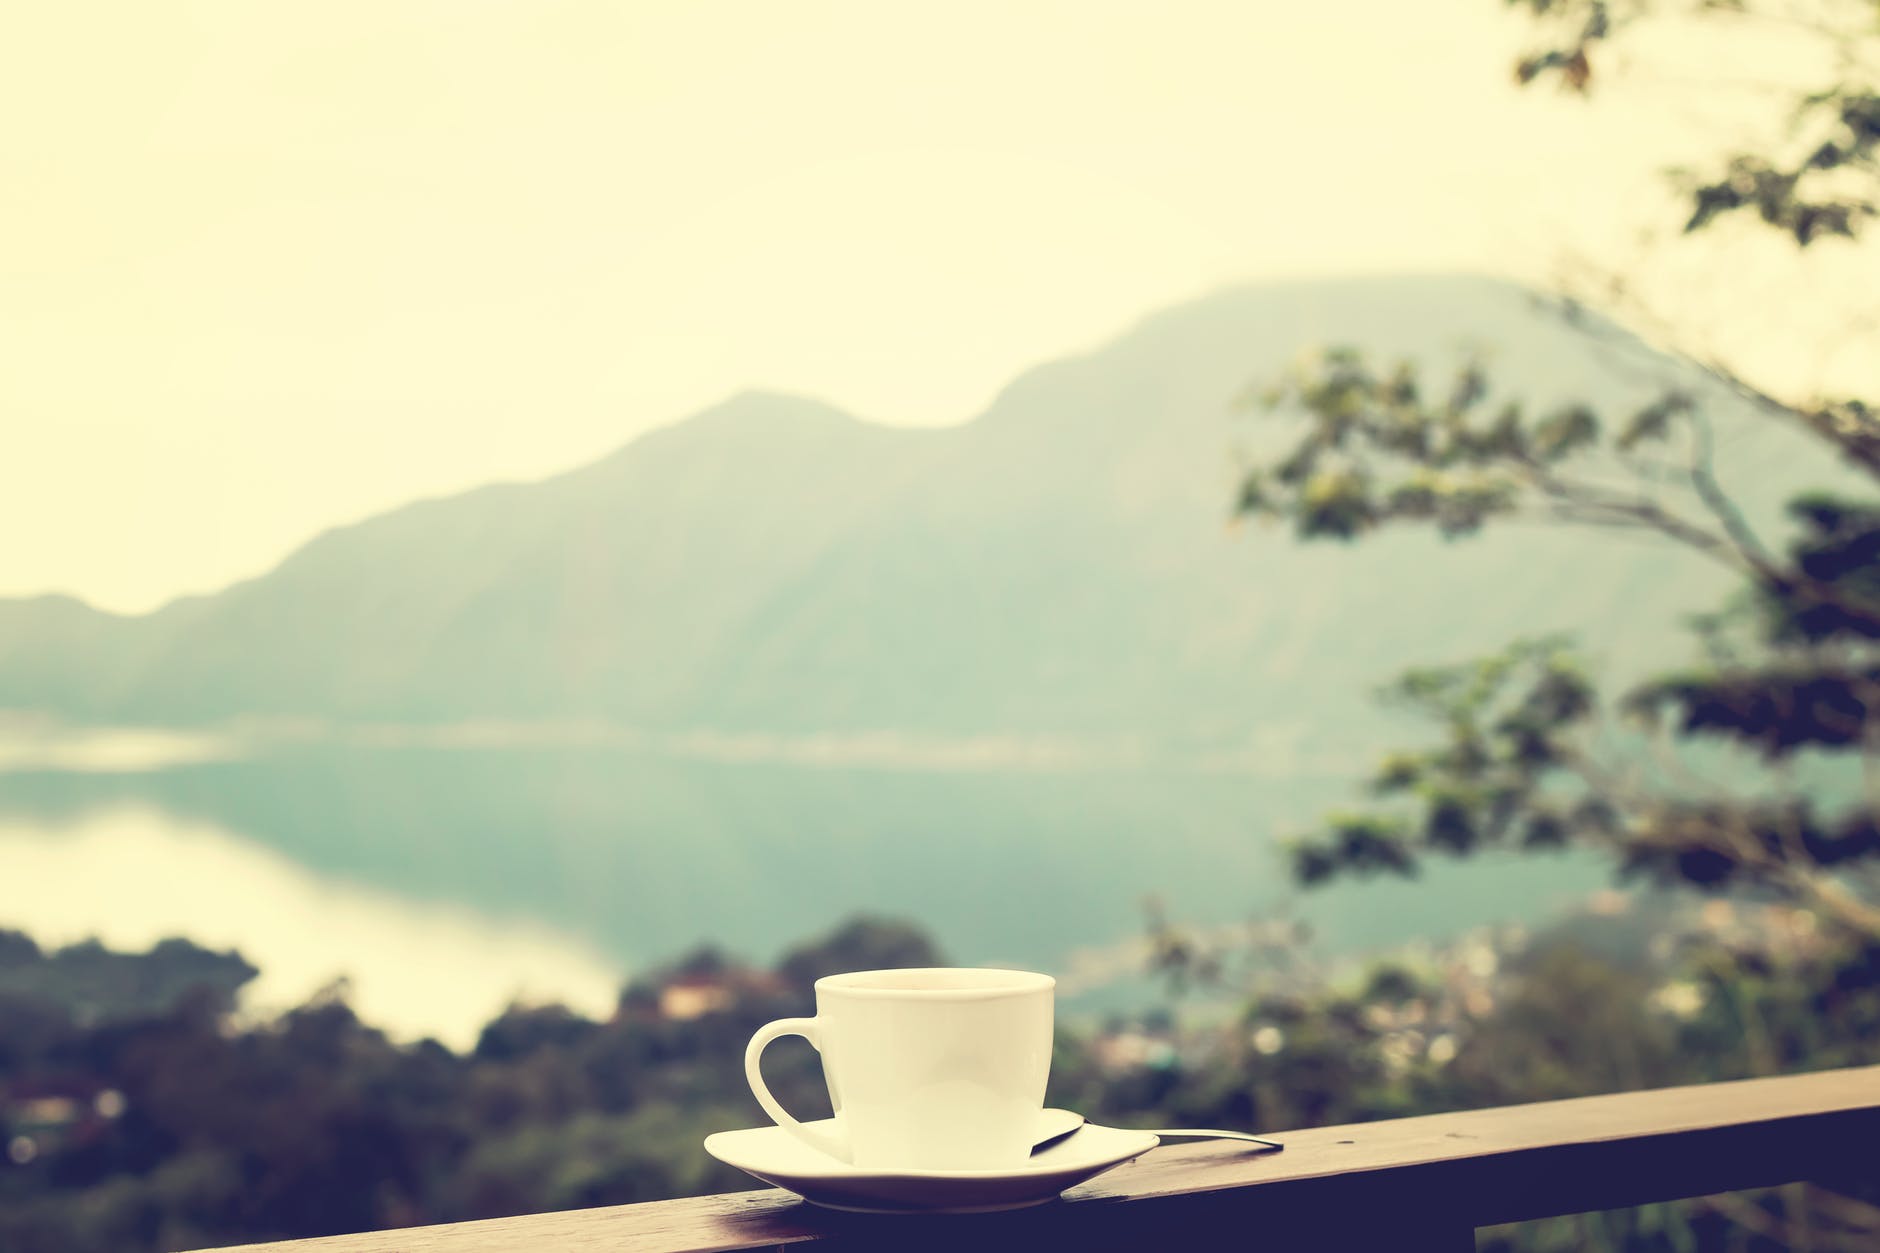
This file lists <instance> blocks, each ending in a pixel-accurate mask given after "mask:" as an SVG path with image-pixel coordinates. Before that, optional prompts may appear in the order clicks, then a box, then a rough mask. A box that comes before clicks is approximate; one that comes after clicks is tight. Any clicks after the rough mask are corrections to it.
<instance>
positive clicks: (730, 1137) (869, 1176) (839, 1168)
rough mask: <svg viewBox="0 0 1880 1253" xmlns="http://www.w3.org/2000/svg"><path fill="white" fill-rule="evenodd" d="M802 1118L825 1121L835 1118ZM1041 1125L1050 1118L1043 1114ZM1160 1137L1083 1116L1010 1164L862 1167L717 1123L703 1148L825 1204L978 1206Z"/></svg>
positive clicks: (787, 1138)
mask: <svg viewBox="0 0 1880 1253" xmlns="http://www.w3.org/2000/svg"><path fill="white" fill-rule="evenodd" d="M1044 1117H1045V1119H1056V1118H1061V1117H1062V1111H1055V1110H1046V1111H1044ZM809 1125H810V1126H812V1127H818V1128H825V1127H831V1126H833V1125H834V1120H833V1119H826V1120H824V1121H822V1122H817V1123H811V1124H809ZM1040 1125H1041V1126H1049V1124H1048V1123H1046V1122H1043V1121H1041V1123H1040ZM1059 1125H1061V1124H1059ZM1159 1143H1161V1141H1159V1140H1157V1139H1156V1137H1155V1136H1154V1135H1153V1134H1152V1133H1150V1132H1147V1131H1123V1130H1120V1129H1118V1128H1116V1127H1099V1126H1096V1125H1094V1124H1091V1123H1085V1124H1084V1125H1083V1126H1082V1127H1079V1128H1078V1129H1077V1130H1076V1131H1075V1132H1073V1133H1071V1134H1070V1135H1068V1136H1066V1137H1065V1138H1064V1139H1062V1140H1060V1141H1058V1142H1057V1143H1056V1144H1053V1145H1051V1146H1050V1147H1049V1148H1046V1149H1042V1150H1040V1151H1039V1152H1038V1153H1036V1154H1034V1155H1033V1156H1032V1158H1031V1160H1030V1161H1028V1162H1026V1163H1025V1164H1024V1165H1023V1166H1018V1167H1015V1168H1013V1169H1010V1170H882V1169H864V1168H861V1167H857V1166H850V1165H849V1164H848V1163H846V1162H839V1161H837V1160H836V1159H835V1158H833V1157H830V1156H829V1155H828V1154H826V1153H820V1152H818V1151H816V1150H815V1149H812V1148H811V1147H809V1145H807V1144H804V1143H803V1142H802V1141H801V1140H799V1139H797V1138H796V1137H795V1136H793V1135H791V1134H790V1133H789V1132H787V1131H785V1130H784V1129H783V1128H781V1127H750V1128H747V1129H745V1130H743V1131H720V1132H718V1133H717V1134H716V1135H710V1136H706V1137H705V1151H706V1152H707V1153H710V1154H711V1155H712V1156H713V1157H715V1158H717V1159H718V1160H719V1161H721V1162H724V1163H726V1164H727V1165H731V1166H736V1167H737V1168H738V1169H739V1170H741V1171H743V1172H744V1173H746V1174H748V1175H755V1176H756V1177H757V1178H759V1179H762V1180H763V1181H764V1182H765V1183H774V1184H776V1185H777V1186H778V1187H779V1188H787V1189H788V1190H789V1191H791V1192H794V1193H796V1194H797V1195H798V1196H800V1197H802V1198H803V1199H804V1200H806V1201H809V1202H812V1203H814V1204H816V1205H821V1206H824V1207H826V1208H828V1209H840V1210H854V1211H857V1212H860V1213H864V1214H899V1213H907V1212H911V1211H920V1212H923V1213H929V1214H978V1213H984V1212H987V1211H989V1210H1002V1209H1019V1208H1022V1207H1024V1206H1027V1205H1042V1204H1043V1203H1044V1202H1046V1201H1049V1200H1051V1199H1052V1198H1053V1197H1055V1196H1057V1194H1058V1193H1060V1192H1062V1191H1064V1189H1066V1188H1071V1187H1075V1186H1076V1185H1078V1184H1080V1183H1082V1182H1084V1180H1086V1179H1094V1178H1095V1177H1096V1176H1098V1175H1100V1174H1102V1173H1103V1172H1104V1171H1106V1170H1109V1169H1110V1168H1111V1167H1113V1166H1120V1165H1122V1164H1123V1163H1124V1162H1126V1161H1129V1160H1130V1159H1131V1158H1133V1157H1139V1156H1141V1155H1142V1154H1144V1153H1146V1152H1148V1151H1149V1150H1150V1149H1152V1148H1154V1147H1155V1146H1156V1145H1157V1144H1159Z"/></svg>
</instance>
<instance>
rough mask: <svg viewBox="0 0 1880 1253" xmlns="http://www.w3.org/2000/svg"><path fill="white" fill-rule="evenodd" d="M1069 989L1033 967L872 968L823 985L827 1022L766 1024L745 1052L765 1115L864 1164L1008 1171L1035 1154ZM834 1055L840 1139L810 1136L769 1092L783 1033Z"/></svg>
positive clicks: (819, 1133)
mask: <svg viewBox="0 0 1880 1253" xmlns="http://www.w3.org/2000/svg"><path fill="white" fill-rule="evenodd" d="M1056 987H1057V981H1056V980H1055V979H1053V978H1051V976H1049V975H1040V974H1033V973H1031V972H1029V971H1023V970H969V969H946V968H934V969H925V970H864V971H858V972H856V973H854V974H844V975H830V976H828V977H827V978H824V979H818V980H817V981H816V1016H815V1017H814V1018H783V1019H779V1020H778V1021H776V1022H772V1023H766V1024H765V1025H764V1026H762V1027H760V1028H759V1029H758V1031H757V1034H756V1035H754V1036H752V1037H751V1043H750V1046H749V1047H748V1048H746V1049H745V1051H744V1073H745V1076H746V1078H748V1079H749V1080H750V1082H751V1091H752V1092H753V1093H755V1094H756V1095H757V1100H758V1103H759V1104H761V1105H762V1106H763V1107H764V1112H765V1113H767V1114H769V1115H770V1116H771V1117H772V1118H773V1119H775V1120H776V1122H777V1125H778V1126H779V1127H782V1128H783V1129H784V1130H786V1131H788V1132H790V1133H791V1134H792V1135H794V1136H796V1137H797V1138H798V1139H800V1140H802V1141H803V1142H804V1143H805V1144H808V1145H810V1146H811V1147H812V1148H816V1149H820V1150H821V1151H822V1152H824V1153H827V1154H828V1155H829V1156H831V1157H834V1158H836V1159H838V1160H839V1161H844V1162H848V1163H849V1164H851V1165H854V1166H865V1167H885V1168H895V1169H903V1170H1000V1169H1006V1168H1009V1167H1014V1166H1020V1165H1023V1164H1024V1163H1025V1161H1026V1160H1027V1159H1028V1158H1029V1156H1030V1154H1031V1147H1032V1141H1033V1139H1034V1138H1035V1132H1036V1131H1037V1126H1038V1114H1039V1111H1040V1110H1041V1109H1043V1108H1044V1087H1045V1080H1046V1079H1047V1078H1048V1077H1049V1075H1050V1071H1051V1031H1052V994H1053V990H1054V989H1055V988H1056ZM785 1035H800V1036H802V1037H803V1038H804V1039H806V1040H808V1041H809V1042H810V1043H811V1044H812V1045H814V1046H815V1048H816V1050H817V1051H818V1052H820V1053H821V1054H822V1065H823V1076H824V1078H825V1079H826V1080H827V1081H828V1084H829V1099H830V1102H831V1103H832V1104H833V1105H834V1106H835V1110H836V1118H835V1123H834V1127H833V1130H825V1129H823V1128H822V1127H813V1126H812V1127H806V1126H804V1125H803V1124H802V1123H800V1122H798V1121H797V1120H796V1119H795V1118H792V1117H791V1116H790V1112H789V1111H788V1110H786V1109H784V1108H783V1106H781V1105H779V1104H778V1103H777V1099H776V1098H775V1097H773V1096H772V1095H771V1094H770V1089H769V1088H767V1087H765V1086H764V1077H763V1075H762V1074H761V1073H759V1071H758V1059H759V1058H760V1057H761V1056H762V1054H763V1051H764V1046H765V1045H767V1044H769V1043H770V1042H771V1041H772V1040H774V1039H776V1038H777V1037H778V1036H785Z"/></svg>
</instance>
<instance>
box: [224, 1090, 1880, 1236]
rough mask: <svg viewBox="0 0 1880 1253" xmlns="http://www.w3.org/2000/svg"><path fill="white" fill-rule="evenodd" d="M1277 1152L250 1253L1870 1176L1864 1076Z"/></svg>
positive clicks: (807, 1232) (1323, 1139)
mask: <svg viewBox="0 0 1880 1253" xmlns="http://www.w3.org/2000/svg"><path fill="white" fill-rule="evenodd" d="M1284 1139H1285V1141H1286V1151H1285V1152H1283V1153H1278V1154H1272V1155H1263V1156H1250V1155H1248V1154H1246V1153H1243V1152H1240V1151H1238V1150H1237V1149H1236V1148H1235V1147H1234V1146H1232V1145H1230V1144H1225V1143H1202V1144H1184V1145H1170V1146H1167V1147H1163V1148H1158V1149H1155V1150H1153V1151H1151V1152H1149V1153H1147V1154H1145V1155H1143V1156H1142V1157H1141V1158H1138V1159H1137V1160H1136V1161H1134V1162H1132V1163H1129V1164H1127V1165H1125V1166H1121V1167H1119V1168H1117V1169H1116V1170H1114V1171H1111V1172H1110V1173H1108V1174H1106V1175H1103V1176H1101V1177H1100V1178H1098V1179H1096V1180H1093V1181H1092V1182H1090V1183H1087V1184H1084V1185H1083V1186H1082V1187H1078V1188H1073V1189H1072V1190H1071V1191H1069V1192H1068V1193H1066V1194H1065V1196H1064V1198H1063V1200H1062V1201H1058V1202H1054V1203H1052V1204H1049V1205H1044V1206H1040V1207H1037V1208H1034V1209H1028V1210H1016V1211H1012V1212H1009V1213H1003V1214H984V1215H971V1216H964V1215H963V1216H955V1217H941V1216H901V1215H897V1216H879V1217H877V1216H868V1215H855V1214H840V1213H833V1212H830V1211H826V1210H820V1209H816V1208H815V1207H812V1206H809V1205H806V1204H803V1203H802V1202H800V1201H798V1200H797V1199H796V1198H795V1197H793V1196H791V1195H790V1194H789V1193H787V1192H781V1191H778V1190H775V1189H766V1190H763V1191H757V1192H734V1193H728V1194H725V1195H722V1196H708V1197H695V1198H690V1199H686V1200H679V1201H654V1202H651V1203H648V1204H644V1205H622V1206H615V1207H612V1208H608V1209H592V1210H574V1211H569V1212H565V1213H557V1214H536V1215H530V1216H527V1217H521V1218H498V1219H492V1220H489V1221H485V1222H471V1223H453V1224H449V1225H446V1226H438V1227H414V1228H407V1229H403V1230H397V1231H382V1232H369V1233H365V1234H361V1235H350V1236H330V1237H326V1238H322V1239H315V1240H297V1241H288V1242H285V1243H279V1244H268V1245H245V1246H243V1248H244V1249H245V1250H247V1251H248V1253H261V1251H262V1250H267V1253H394V1251H396V1253H603V1251H605V1253H629V1251H631V1253H707V1251H708V1250H731V1249H770V1248H781V1247H783V1246H786V1245H819V1246H821V1247H822V1248H824V1249H828V1250H851V1249H921V1248H940V1247H946V1248H962V1249H967V1250H971V1251H972V1253H995V1251H996V1250H1003V1249H1019V1248H1023V1249H1026V1250H1028V1251H1029V1253H1046V1251H1047V1250H1058V1249H1067V1250H1076V1251H1078V1253H1083V1251H1084V1250H1094V1249H1111V1248H1116V1249H1122V1248H1127V1249H1139V1250H1153V1249H1161V1248H1169V1247H1174V1246H1176V1245H1178V1244H1188V1243H1199V1242H1201V1241H1203V1240H1205V1241H1207V1242H1208V1243H1210V1244H1212V1243H1214V1242H1215V1241H1216V1240H1223V1241H1225V1240H1227V1239H1231V1240H1232V1241H1233V1242H1234V1243H1236V1244H1238V1245H1240V1246H1242V1247H1248V1248H1258V1249H1263V1250H1275V1251H1277V1250H1282V1249H1291V1248H1300V1249H1344V1248H1351V1249H1373V1248H1375V1249H1381V1250H1390V1251H1392V1253H1399V1251H1403V1250H1425V1249H1445V1250H1451V1251H1452V1253H1453V1251H1455V1250H1462V1249H1469V1248H1473V1247H1474V1243H1473V1240H1474V1229H1475V1228H1477V1227H1481V1226H1488V1225H1492V1224H1498V1223H1508V1222H1519V1221H1524V1220H1528V1219H1535V1218H1546V1217H1552V1216H1554V1215H1558V1214H1574V1213H1581V1212H1584V1211H1588V1210H1600V1209H1613V1208H1617V1207H1619V1206H1626V1205H1638V1204H1643V1203H1646V1202H1649V1201H1667V1200H1672V1199H1675V1198H1679V1197H1687V1196H1702V1195H1705V1194H1709V1193H1717V1192H1728V1191H1735V1190H1737V1189H1742V1188H1757V1187H1769V1186H1774V1185H1778V1184H1787V1183H1795V1182H1800V1181H1814V1182H1818V1183H1823V1184H1827V1185H1830V1186H1832V1185H1834V1184H1836V1183H1837V1182H1838V1183H1839V1184H1840V1185H1841V1186H1843V1187H1845V1186H1847V1184H1848V1182H1849V1181H1859V1180H1861V1179H1866V1180H1869V1181H1871V1180H1872V1179H1873V1178H1874V1177H1875V1175H1876V1173H1880V1066H1870V1067H1865V1068H1862V1069H1857V1070H1835V1071H1825V1072H1822V1073H1818V1074H1811V1075H1794V1076H1788V1077H1784V1078H1776V1079H1750V1080H1745V1081H1743V1082H1740V1083H1718V1084H1709V1085H1705V1086H1700V1087H1688V1088H1666V1089H1661V1090H1658V1091H1652V1092H1625V1093H1619V1094H1616V1095H1612V1096H1593V1097H1584V1098H1581V1099H1578V1100H1571V1101H1550V1102H1546V1103H1543V1104H1538V1105H1512V1106H1506V1107H1503V1108H1500V1109H1482V1110H1471V1111H1468V1112H1464V1113H1455V1114H1434V1115H1430V1116H1427V1117H1422V1118H1402V1119H1396V1120H1392V1121H1388V1122H1372V1123H1359V1124H1355V1125H1352V1126H1347V1127H1317V1128H1313V1129H1310V1130H1305V1131H1294V1132H1291V1133H1289V1134H1287V1135H1285V1136H1284Z"/></svg>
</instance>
